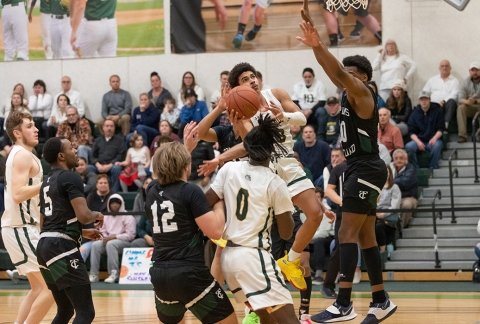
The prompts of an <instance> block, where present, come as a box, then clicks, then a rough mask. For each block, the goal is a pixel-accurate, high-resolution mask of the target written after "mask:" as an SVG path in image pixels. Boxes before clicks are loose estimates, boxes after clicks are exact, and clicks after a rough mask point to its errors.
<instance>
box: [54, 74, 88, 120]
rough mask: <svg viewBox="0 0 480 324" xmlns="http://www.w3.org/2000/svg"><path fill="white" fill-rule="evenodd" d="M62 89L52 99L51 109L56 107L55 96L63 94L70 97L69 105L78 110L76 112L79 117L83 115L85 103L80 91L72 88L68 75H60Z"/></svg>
mask: <svg viewBox="0 0 480 324" xmlns="http://www.w3.org/2000/svg"><path fill="white" fill-rule="evenodd" d="M61 87H62V91H60V92H59V93H57V95H56V96H55V98H54V99H53V108H52V109H53V110H55V108H57V107H56V106H57V98H58V96H59V95H61V94H64V95H66V96H67V97H68V98H69V99H70V105H72V106H74V107H76V108H77V110H78V114H79V115H80V117H84V116H85V104H84V103H83V99H82V96H81V94H80V92H78V91H77V90H74V89H72V79H71V78H70V77H69V76H68V75H64V76H63V77H62V82H61Z"/></svg>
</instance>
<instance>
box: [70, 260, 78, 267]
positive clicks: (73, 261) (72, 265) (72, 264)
mask: <svg viewBox="0 0 480 324" xmlns="http://www.w3.org/2000/svg"><path fill="white" fill-rule="evenodd" d="M79 265H80V262H79V260H78V259H73V260H70V266H71V267H72V268H74V269H78V266H79Z"/></svg>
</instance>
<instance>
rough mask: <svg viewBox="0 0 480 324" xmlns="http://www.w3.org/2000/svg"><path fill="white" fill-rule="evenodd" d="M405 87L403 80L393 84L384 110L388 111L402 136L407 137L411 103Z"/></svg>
mask: <svg viewBox="0 0 480 324" xmlns="http://www.w3.org/2000/svg"><path fill="white" fill-rule="evenodd" d="M406 89H407V88H406V85H405V82H403V80H397V81H395V82H394V83H393V88H392V91H391V92H390V95H389V96H388V99H387V103H386V106H385V107H386V108H387V109H388V110H390V113H391V118H392V121H393V122H394V123H395V125H396V126H398V128H400V131H401V132H402V136H406V135H408V124H407V123H408V118H409V117H410V114H411V113H412V101H411V100H410V97H409V96H408V93H407V90H406Z"/></svg>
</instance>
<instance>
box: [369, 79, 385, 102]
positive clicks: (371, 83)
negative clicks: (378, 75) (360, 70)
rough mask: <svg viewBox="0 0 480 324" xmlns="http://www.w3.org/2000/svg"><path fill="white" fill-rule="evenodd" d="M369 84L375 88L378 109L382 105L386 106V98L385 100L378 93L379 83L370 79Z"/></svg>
mask: <svg viewBox="0 0 480 324" xmlns="http://www.w3.org/2000/svg"><path fill="white" fill-rule="evenodd" d="M368 85H369V86H370V88H372V89H373V92H375V94H376V96H377V109H378V108H380V107H385V106H386V103H385V100H383V98H382V97H380V95H379V94H378V86H377V83H376V82H375V81H373V80H371V81H368Z"/></svg>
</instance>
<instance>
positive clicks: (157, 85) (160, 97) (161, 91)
mask: <svg viewBox="0 0 480 324" xmlns="http://www.w3.org/2000/svg"><path fill="white" fill-rule="evenodd" d="M150 84H151V85H152V89H150V90H149V91H148V99H149V100H150V101H151V103H152V104H153V105H154V106H155V108H157V109H158V113H159V114H162V113H163V108H164V107H165V101H166V100H167V99H171V98H172V94H171V93H170V91H168V90H167V89H165V88H164V87H163V85H162V79H161V78H160V75H158V73H157V72H152V73H150Z"/></svg>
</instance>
